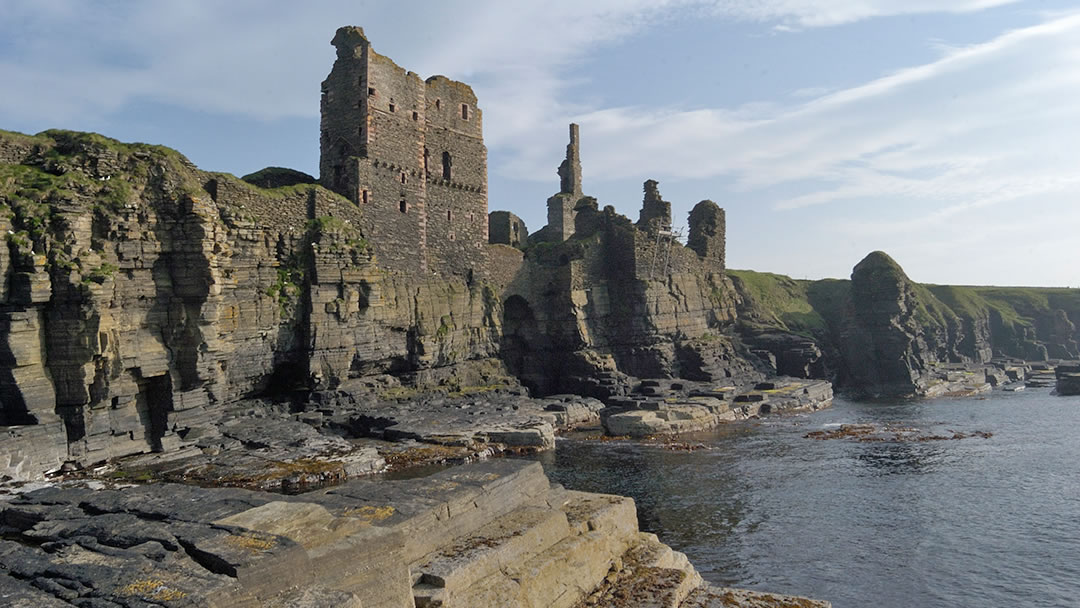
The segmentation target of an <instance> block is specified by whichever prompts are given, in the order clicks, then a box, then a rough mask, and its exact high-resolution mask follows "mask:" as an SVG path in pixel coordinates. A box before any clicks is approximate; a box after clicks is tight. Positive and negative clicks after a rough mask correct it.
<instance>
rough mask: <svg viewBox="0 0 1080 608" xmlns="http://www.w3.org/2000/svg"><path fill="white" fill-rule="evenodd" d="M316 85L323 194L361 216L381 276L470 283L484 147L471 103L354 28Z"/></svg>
mask: <svg viewBox="0 0 1080 608" xmlns="http://www.w3.org/2000/svg"><path fill="white" fill-rule="evenodd" d="M332 44H333V45H334V46H335V47H336V48H337V60H336V61H335V62H334V67H333V69H332V70H331V72H330V75H329V76H328V77H327V78H326V80H325V81H324V82H323V85H322V134H321V139H320V147H321V159H320V166H319V170H320V173H321V181H322V184H323V185H324V186H326V187H327V188H329V189H330V190H333V191H335V192H337V193H339V194H341V195H343V196H345V197H346V198H348V199H350V200H352V201H353V202H355V203H356V205H357V206H358V207H359V208H360V209H361V211H362V216H361V217H362V219H361V229H362V230H363V232H364V234H365V236H366V237H367V238H368V239H369V241H370V242H372V243H373V244H374V247H375V253H376V258H377V263H378V265H379V267H380V268H383V269H386V270H390V271H395V272H401V273H406V274H410V275H413V276H418V275H421V274H423V273H431V274H435V275H439V276H458V277H463V278H465V279H466V280H470V279H471V278H472V277H473V276H474V275H479V274H481V273H483V272H484V271H485V269H486V266H487V264H486V249H485V246H486V244H487V240H488V235H487V229H488V226H487V221H486V218H487V149H486V148H485V147H484V140H483V132H482V114H481V112H480V110H479V108H477V104H476V95H475V94H474V93H473V91H472V89H471V88H470V87H469V86H468V85H466V84H463V83H461V82H456V81H453V80H449V79H448V78H446V77H444V76H432V77H431V78H428V79H427V80H426V81H424V80H421V79H420V77H419V76H418V75H417V74H416V73H414V72H409V71H406V70H404V69H403V68H401V67H398V65H397V64H395V63H394V62H393V61H392V60H390V59H389V58H387V57H384V56H382V55H379V54H378V53H376V52H375V51H374V50H373V49H372V48H371V44H370V43H369V42H368V39H367V37H365V36H364V31H363V30H362V29H361V28H358V27H343V28H340V29H339V30H338V31H337V35H335V36H334V39H333V41H332Z"/></svg>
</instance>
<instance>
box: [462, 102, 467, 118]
mask: <svg viewBox="0 0 1080 608" xmlns="http://www.w3.org/2000/svg"><path fill="white" fill-rule="evenodd" d="M461 118H462V120H469V104H467V103H463V104H461Z"/></svg>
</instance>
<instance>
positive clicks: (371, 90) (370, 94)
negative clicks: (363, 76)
mask: <svg viewBox="0 0 1080 608" xmlns="http://www.w3.org/2000/svg"><path fill="white" fill-rule="evenodd" d="M367 94H368V97H375V87H368V90H367Z"/></svg>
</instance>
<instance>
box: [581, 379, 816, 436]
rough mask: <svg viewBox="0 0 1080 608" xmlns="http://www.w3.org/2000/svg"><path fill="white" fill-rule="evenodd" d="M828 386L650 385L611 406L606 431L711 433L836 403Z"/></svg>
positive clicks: (604, 416)
mask: <svg viewBox="0 0 1080 608" xmlns="http://www.w3.org/2000/svg"><path fill="white" fill-rule="evenodd" d="M832 398H833V393H832V385H831V384H829V383H828V382H825V381H822V380H817V381H801V380H796V379H794V378H784V379H777V380H776V381H771V382H762V383H758V384H757V385H755V386H754V387H753V389H752V390H748V391H741V390H737V389H736V388H735V387H734V386H730V385H726V386H716V385H711V384H704V383H697V382H685V381H668V380H657V379H649V380H643V381H642V382H641V385H640V386H638V387H636V390H635V392H634V393H633V394H631V395H628V396H626V397H618V398H613V399H610V400H609V403H610V406H609V407H608V408H607V409H605V410H604V411H602V412H601V413H600V415H601V420H602V421H603V424H604V430H605V431H606V432H607V434H608V435H612V436H616V437H627V436H628V437H649V436H653V435H670V434H675V433H688V432H694V431H702V430H705V429H710V428H712V427H714V426H717V425H718V424H721V423H723V422H730V421H734V420H746V419H748V418H756V417H759V416H766V415H769V414H775V413H781V412H789V413H790V412H797V411H814V410H818V409H821V408H824V407H828V406H829V405H831V403H832Z"/></svg>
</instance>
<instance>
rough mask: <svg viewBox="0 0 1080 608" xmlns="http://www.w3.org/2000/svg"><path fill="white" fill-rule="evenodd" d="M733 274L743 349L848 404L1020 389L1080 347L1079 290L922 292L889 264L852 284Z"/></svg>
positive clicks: (862, 272) (869, 267)
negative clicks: (827, 386) (1032, 369)
mask: <svg viewBox="0 0 1080 608" xmlns="http://www.w3.org/2000/svg"><path fill="white" fill-rule="evenodd" d="M729 274H730V275H731V278H732V280H733V283H734V287H735V292H736V302H737V307H738V324H737V327H738V329H739V334H740V336H741V338H742V340H743V342H745V343H746V344H747V345H748V346H749V347H750V348H751V349H753V350H754V352H755V353H758V354H760V355H761V356H762V358H763V360H765V361H766V362H767V363H768V364H769V365H770V366H774V367H775V369H776V370H777V371H778V372H779V373H782V374H788V375H793V376H803V375H804V374H805V375H806V376H809V377H817V378H831V379H834V380H836V381H837V382H838V384H839V385H840V386H841V387H842V388H843V389H844V390H847V391H850V392H861V393H870V394H888V395H910V394H917V395H936V394H945V393H956V392H960V393H967V392H970V391H972V390H978V388H979V386H980V385H981V383H982V378H983V377H984V376H985V377H986V378H987V380H986V381H987V382H988V383H991V384H993V385H994V386H1003V385H1004V384H1006V382H1004V381H1003V380H1004V379H1007V380H1008V382H1017V381H1018V380H1023V379H1024V378H1023V377H1022V376H1021V377H1010V376H1008V373H1009V370H1013V371H1015V370H1016V369H1018V368H1017V367H1016V365H1015V361H1016V360H1027V361H1046V360H1047V359H1048V358H1052V355H1051V353H1057V354H1058V356H1059V357H1061V358H1074V357H1073V356H1072V354H1071V353H1072V352H1073V349H1074V344H1075V343H1076V340H1077V338H1080V335H1078V333H1080V332H1077V329H1076V326H1075V323H1074V322H1073V320H1072V319H1074V318H1077V317H1080V291H1078V290H1075V289H1060V288H1023V287H1018V288H1012V287H957V286H948V285H920V284H918V283H915V282H913V281H911V280H910V279H909V278H908V277H907V276H906V275H905V274H904V272H903V270H902V269H901V268H900V266H899V265H898V264H896V262H895V261H893V260H892V259H891V258H889V257H888V256H887V255H886V254H884V253H881V252H874V253H871V254H870V255H868V256H867V258H866V259H864V260H863V261H862V262H860V263H859V264H858V265H857V266H856V267H855V270H854V272H853V274H852V278H851V280H850V281H839V280H832V279H829V280H823V281H795V280H792V279H790V278H788V277H784V276H780V275H771V274H767V273H755V272H750V271H731V272H730V273H729ZM1015 375H1016V374H1015V373H1014V374H1013V376H1015ZM976 380H977V381H976Z"/></svg>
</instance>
